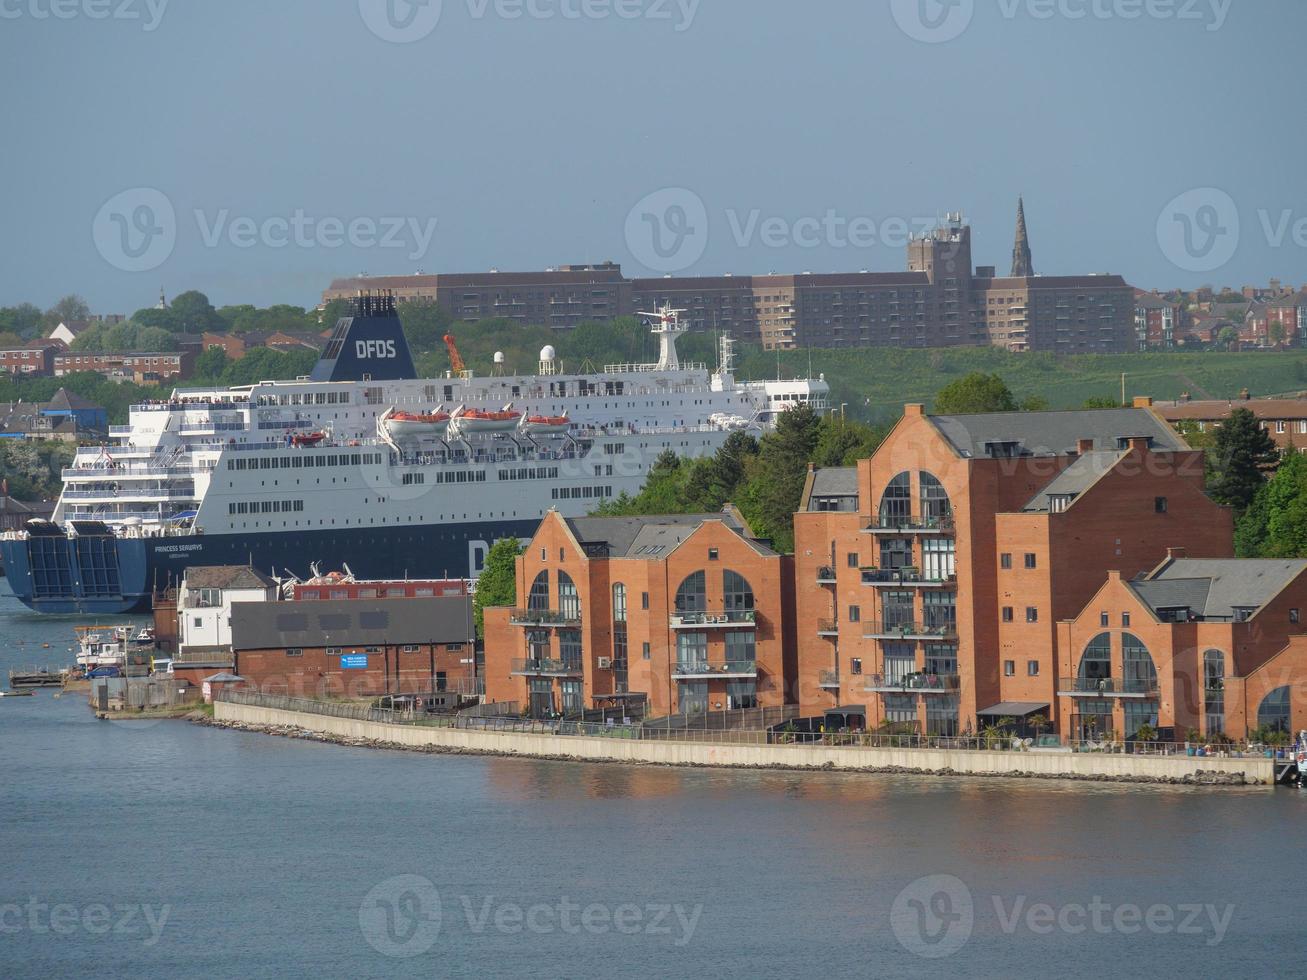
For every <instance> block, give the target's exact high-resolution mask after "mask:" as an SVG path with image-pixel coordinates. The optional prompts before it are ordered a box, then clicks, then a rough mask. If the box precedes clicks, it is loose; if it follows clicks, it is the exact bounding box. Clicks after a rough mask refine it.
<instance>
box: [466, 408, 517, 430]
mask: <svg viewBox="0 0 1307 980" xmlns="http://www.w3.org/2000/svg"><path fill="white" fill-rule="evenodd" d="M456 421H457V422H458V427H459V429H460V430H462V431H463V432H509V431H511V430H513V429H516V428H517V426H518V423H519V422H521V421H522V413H521V412H515V411H513V409H511V408H507V407H505V408H504V409H502V410H500V411H498V412H487V411H485V410H483V409H480V408H468V409H464V411H463V412H462V413H461V414H460V415H459V416H458V418H457V420H456Z"/></svg>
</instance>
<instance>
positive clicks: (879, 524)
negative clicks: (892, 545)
mask: <svg viewBox="0 0 1307 980" xmlns="http://www.w3.org/2000/svg"><path fill="white" fill-rule="evenodd" d="M862 529H863V530H864V531H866V532H867V533H868V534H952V533H953V531H954V530H955V525H954V522H953V518H952V517H873V518H872V519H871V520H870V521H868V522H867V523H866V524H865V525H864V526H863V528H862Z"/></svg>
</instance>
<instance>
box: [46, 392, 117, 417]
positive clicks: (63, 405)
mask: <svg viewBox="0 0 1307 980" xmlns="http://www.w3.org/2000/svg"><path fill="white" fill-rule="evenodd" d="M45 407H46V408H48V409H52V410H54V411H56V412H58V411H65V412H75V411H87V410H89V411H101V412H102V411H104V409H103V408H101V407H100V406H99V405H97V404H95V402H91V401H87V400H86V399H85V398H83V397H82V396H81V395H79V394H77V392H75V391H69V390H68V389H67V388H60V389H59V390H58V391H56V392H55V393H54V395H53V396H52V397H51V398H50V400H49V401H48V402H46V404H45Z"/></svg>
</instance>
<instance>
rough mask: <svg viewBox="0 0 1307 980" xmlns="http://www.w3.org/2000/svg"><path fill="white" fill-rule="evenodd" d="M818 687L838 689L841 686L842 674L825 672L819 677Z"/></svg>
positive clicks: (831, 671) (834, 671) (832, 671)
mask: <svg viewBox="0 0 1307 980" xmlns="http://www.w3.org/2000/svg"><path fill="white" fill-rule="evenodd" d="M817 685H818V686H819V687H825V688H836V689H838V688H839V686H840V673H839V671H838V670H823V671H822V672H821V673H820V674H819V675H818V676H817Z"/></svg>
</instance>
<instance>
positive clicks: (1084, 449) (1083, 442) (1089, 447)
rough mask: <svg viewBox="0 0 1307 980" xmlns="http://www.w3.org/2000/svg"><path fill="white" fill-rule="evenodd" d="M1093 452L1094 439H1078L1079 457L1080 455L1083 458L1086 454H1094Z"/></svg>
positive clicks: (1077, 450)
mask: <svg viewBox="0 0 1307 980" xmlns="http://www.w3.org/2000/svg"><path fill="white" fill-rule="evenodd" d="M1093 451H1094V440H1093V439H1077V440H1076V454H1077V455H1079V456H1083V455H1085V453H1092V452H1093Z"/></svg>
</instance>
